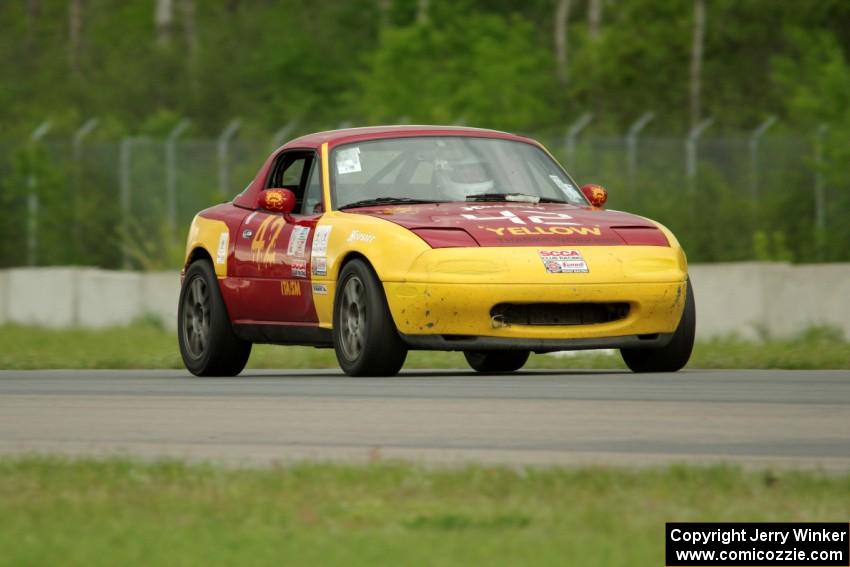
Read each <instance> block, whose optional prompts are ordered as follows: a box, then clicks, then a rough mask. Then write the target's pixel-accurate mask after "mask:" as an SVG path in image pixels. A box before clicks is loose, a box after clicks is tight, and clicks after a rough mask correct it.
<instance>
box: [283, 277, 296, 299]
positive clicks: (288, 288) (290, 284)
mask: <svg viewBox="0 0 850 567" xmlns="http://www.w3.org/2000/svg"><path fill="white" fill-rule="evenodd" d="M280 294H281V295H285V296H300V295H301V282H298V281H295V280H281V282H280Z"/></svg>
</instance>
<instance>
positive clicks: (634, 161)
mask: <svg viewBox="0 0 850 567" xmlns="http://www.w3.org/2000/svg"><path fill="white" fill-rule="evenodd" d="M653 118H655V113H654V112H644V113H643V116H641V117H640V118H638V119H637V121H635V122H634V123H633V124H632V125H631V126H629V133H628V134H626V169H627V176H628V184H629V192H631V193H633V192H634V190H635V187H636V184H635V177H637V165H638V158H637V150H638V145H637V140H638V134H640V132H641V130H643V129H644V128H646V125H647V124H649V123H650V122H652V120H653Z"/></svg>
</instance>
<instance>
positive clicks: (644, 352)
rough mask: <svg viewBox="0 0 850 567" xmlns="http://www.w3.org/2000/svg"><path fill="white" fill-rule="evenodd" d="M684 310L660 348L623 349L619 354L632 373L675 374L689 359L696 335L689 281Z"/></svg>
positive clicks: (694, 306) (694, 313) (694, 308)
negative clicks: (673, 330) (664, 343)
mask: <svg viewBox="0 0 850 567" xmlns="http://www.w3.org/2000/svg"><path fill="white" fill-rule="evenodd" d="M686 293H687V297H686V298H685V310H684V311H683V312H682V318H681V319H680V320H679V326H678V327H676V331H675V332H674V333H673V338H672V339H671V340H670V342H669V343H667V345H666V346H663V347H661V348H623V349H620V354H621V355H622V357H623V361H625V363H626V366H628V367H629V368H630V369H631V370H632V371H633V372H676V371H677V370H681V369H682V368H683V367H684V366H685V365H686V364H687V363H688V360H690V358H691V352H692V351H693V349H694V335H695V333H696V320H697V317H696V303H695V302H694V290H693V288H692V287H691V281H690V280H688V287H687V291H686Z"/></svg>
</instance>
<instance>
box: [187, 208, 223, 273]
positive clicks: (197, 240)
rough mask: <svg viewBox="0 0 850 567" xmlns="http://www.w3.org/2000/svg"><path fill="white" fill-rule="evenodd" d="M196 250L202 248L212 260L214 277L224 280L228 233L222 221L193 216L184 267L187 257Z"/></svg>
mask: <svg viewBox="0 0 850 567" xmlns="http://www.w3.org/2000/svg"><path fill="white" fill-rule="evenodd" d="M197 248H203V249H204V250H206V252H207V254H209V255H210V258H212V261H213V268H214V269H215V275H216V277H218V278H224V277H226V276H227V255H228V251H229V250H230V231H229V230H228V229H227V225H226V224H225V223H224V222H223V221H220V220H213V219H208V218H204V217H202V216H200V215H195V218H194V219H192V225H191V226H190V227H189V236H188V237H187V238H186V255H185V256H184V258H183V265H184V266H185V265H186V263H187V262H188V261H189V256H190V255H191V254H192V252H193V251H194V250H195V249H197Z"/></svg>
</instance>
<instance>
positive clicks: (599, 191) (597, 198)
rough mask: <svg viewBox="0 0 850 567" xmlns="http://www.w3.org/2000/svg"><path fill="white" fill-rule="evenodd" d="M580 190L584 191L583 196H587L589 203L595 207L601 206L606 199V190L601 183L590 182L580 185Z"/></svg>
mask: <svg viewBox="0 0 850 567" xmlns="http://www.w3.org/2000/svg"><path fill="white" fill-rule="evenodd" d="M581 192H582V193H584V196H585V197H587V200H588V201H590V204H591V205H593V206H594V207H597V208H601V207H602V205H604V204H605V202H606V201H607V200H608V191H606V190H605V188H604V187H602V186H601V185H594V184H592V183H591V184H588V185H582V186H581Z"/></svg>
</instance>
